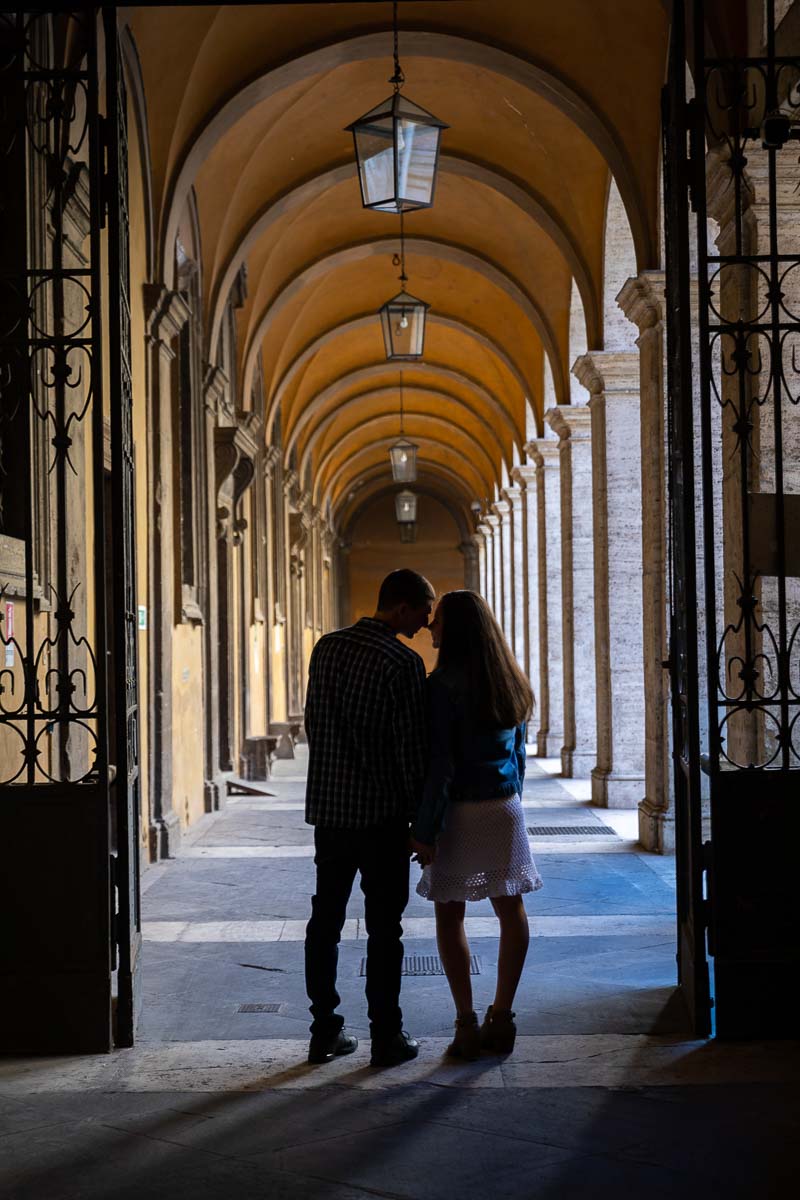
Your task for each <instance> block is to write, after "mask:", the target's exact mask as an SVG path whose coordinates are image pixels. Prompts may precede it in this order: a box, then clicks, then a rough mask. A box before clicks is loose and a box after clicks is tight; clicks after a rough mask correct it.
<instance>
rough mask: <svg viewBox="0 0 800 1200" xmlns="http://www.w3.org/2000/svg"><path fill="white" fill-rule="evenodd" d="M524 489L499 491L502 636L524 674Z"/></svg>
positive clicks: (508, 488) (525, 571)
mask: <svg viewBox="0 0 800 1200" xmlns="http://www.w3.org/2000/svg"><path fill="white" fill-rule="evenodd" d="M523 496H524V489H523V488H522V487H520V485H519V484H518V483H516V482H515V483H513V484H512V485H511V486H510V487H507V488H505V489H504V491H503V499H504V500H505V502H506V504H507V505H508V543H509V552H508V556H507V570H508V576H507V579H508V580H509V586H508V591H509V592H510V596H507V597H506V609H507V610H508V616H507V620H508V629H507V631H506V637H507V638H508V644H509V645H510V647H511V649H512V650H513V651H514V656H515V658H516V660H517V662H518V663H519V665H520V666H521V667H522V669H523V671H525V672H526V673H527V670H528V619H527V612H528V579H527V554H526V528H525V513H524V507H523Z"/></svg>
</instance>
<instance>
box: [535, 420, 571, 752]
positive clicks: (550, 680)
mask: <svg viewBox="0 0 800 1200" xmlns="http://www.w3.org/2000/svg"><path fill="white" fill-rule="evenodd" d="M526 450H527V451H528V453H529V454H530V455H531V457H532V459H533V461H534V464H535V466H536V510H537V527H538V593H539V594H538V616H539V661H540V670H539V695H538V697H537V699H538V705H537V717H538V725H537V731H536V753H537V755H539V756H540V757H542V758H555V757H556V756H557V755H560V754H561V747H562V746H563V745H564V637H563V617H564V606H563V587H562V554H561V453H560V450H559V444H558V442H557V441H554V440H552V441H551V440H550V439H549V438H537V439H536V440H535V441H532V442H529V443H528V445H527V446H526Z"/></svg>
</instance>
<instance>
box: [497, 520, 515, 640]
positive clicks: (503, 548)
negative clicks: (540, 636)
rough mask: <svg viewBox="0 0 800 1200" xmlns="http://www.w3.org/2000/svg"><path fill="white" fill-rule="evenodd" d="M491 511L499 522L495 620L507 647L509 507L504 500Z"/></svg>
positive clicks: (510, 600)
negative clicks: (498, 587) (498, 576)
mask: <svg viewBox="0 0 800 1200" xmlns="http://www.w3.org/2000/svg"><path fill="white" fill-rule="evenodd" d="M492 511H493V512H494V513H495V515H496V516H497V518H498V520H499V521H500V526H499V530H498V532H499V534H500V595H499V599H498V603H499V608H498V609H497V619H498V621H499V622H500V625H501V628H502V630H503V633H504V634H505V635H506V639H507V640H508V643H509V645H512V644H513V636H514V634H513V607H514V587H515V585H516V581H515V579H514V565H513V548H512V531H511V507H510V505H509V503H508V501H507V500H506V499H501V500H498V501H497V502H496V503H495V504H493V505H492Z"/></svg>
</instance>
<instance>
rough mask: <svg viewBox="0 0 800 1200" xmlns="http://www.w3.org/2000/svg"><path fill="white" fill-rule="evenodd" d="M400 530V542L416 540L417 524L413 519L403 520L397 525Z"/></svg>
mask: <svg viewBox="0 0 800 1200" xmlns="http://www.w3.org/2000/svg"><path fill="white" fill-rule="evenodd" d="M398 529H399V530H400V541H401V542H415V541H416V540H417V525H416V522H415V521H405V522H404V523H403V524H402V525H399V526H398Z"/></svg>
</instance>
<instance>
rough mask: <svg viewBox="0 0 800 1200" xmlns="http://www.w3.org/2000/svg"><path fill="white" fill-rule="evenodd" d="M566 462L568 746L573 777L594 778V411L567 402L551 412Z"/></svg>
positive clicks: (565, 765)
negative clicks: (592, 414)
mask: <svg viewBox="0 0 800 1200" xmlns="http://www.w3.org/2000/svg"><path fill="white" fill-rule="evenodd" d="M545 420H546V421H547V423H548V424H549V426H550V428H551V429H552V430H553V432H554V433H556V434H558V439H559V442H558V445H559V456H560V462H561V563H562V567H561V571H562V606H563V613H564V615H563V640H564V659H563V661H564V745H563V747H562V751H561V769H562V772H563V774H564V775H565V776H567V778H570V777H575V778H577V779H588V778H589V777H590V776H591V773H592V770H593V769H594V766H595V763H596V760H597V717H596V711H595V695H596V674H595V649H594V647H595V638H594V521H593V513H592V437H591V413H590V412H589V409H588V407H587V406H585V405H578V404H564V405H558V406H557V407H556V408H551V409H550V410H549V411H548V412H547V413H545Z"/></svg>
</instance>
